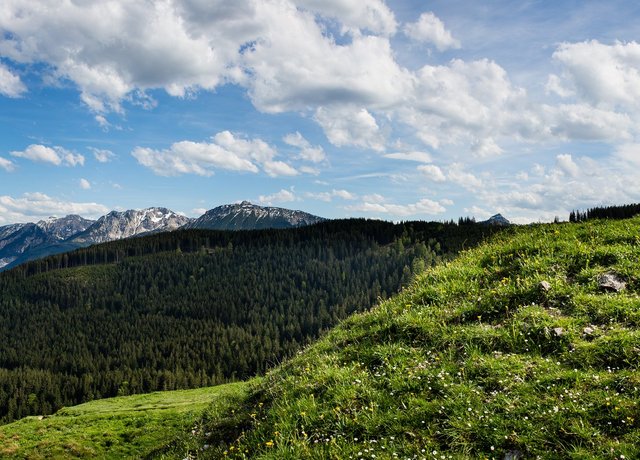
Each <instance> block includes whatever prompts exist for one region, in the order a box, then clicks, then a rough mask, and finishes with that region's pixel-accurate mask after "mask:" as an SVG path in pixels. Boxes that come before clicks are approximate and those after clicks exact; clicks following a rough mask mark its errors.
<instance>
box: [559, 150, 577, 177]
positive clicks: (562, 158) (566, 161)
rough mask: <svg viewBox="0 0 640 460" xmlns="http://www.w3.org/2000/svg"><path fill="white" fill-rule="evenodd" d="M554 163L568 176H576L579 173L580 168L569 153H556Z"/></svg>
mask: <svg viewBox="0 0 640 460" xmlns="http://www.w3.org/2000/svg"><path fill="white" fill-rule="evenodd" d="M556 164H557V165H558V168H560V170H561V171H562V172H563V173H564V174H566V175H568V176H570V177H577V176H578V175H579V174H580V168H579V167H578V165H577V164H576V163H575V161H573V158H571V155H569V154H563V155H558V156H557V157H556Z"/></svg>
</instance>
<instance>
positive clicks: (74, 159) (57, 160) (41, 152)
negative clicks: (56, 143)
mask: <svg viewBox="0 0 640 460" xmlns="http://www.w3.org/2000/svg"><path fill="white" fill-rule="evenodd" d="M11 155H12V156H14V157H16V158H25V159H27V160H31V161H36V162H40V163H51V164H53V165H56V166H60V165H62V164H65V165H67V166H77V165H81V166H82V165H84V156H82V155H80V154H76V153H73V152H70V151H69V150H66V149H64V148H62V147H47V146H45V145H40V144H31V145H29V146H28V147H27V148H26V149H24V150H22V151H13V152H11Z"/></svg>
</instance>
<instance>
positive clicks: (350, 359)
mask: <svg viewBox="0 0 640 460" xmlns="http://www.w3.org/2000/svg"><path fill="white" fill-rule="evenodd" d="M639 261H640V218H635V219H631V220H624V221H593V222H588V223H583V224H555V225H554V224H549V225H536V226H529V227H520V228H514V229H513V230H510V231H509V232H506V233H504V234H501V235H498V236H496V237H494V238H493V239H492V240H491V242H489V243H487V244H484V245H482V246H481V247H479V248H476V249H473V250H470V251H468V252H465V253H463V254H462V255H460V257H458V258H457V259H456V260H455V261H453V262H451V263H448V264H445V265H441V266H439V267H436V268H434V269H430V270H428V271H427V272H425V273H424V274H422V275H421V276H419V277H418V278H417V279H416V280H415V282H414V283H413V285H412V286H411V287H409V288H408V289H405V290H404V291H403V292H402V293H400V294H399V295H397V296H396V297H394V298H392V299H390V300H388V301H385V302H382V303H381V304H380V305H379V306H377V307H376V308H374V309H372V310H371V311H369V312H367V313H364V314H359V315H355V316H353V317H351V318H350V319H348V320H347V321H345V322H344V323H342V324H341V325H340V326H339V327H337V328H335V329H333V330H332V331H330V332H329V333H328V334H327V335H326V336H325V337H324V338H322V339H321V340H319V341H318V342H317V343H315V344H314V345H312V346H310V347H308V348H307V349H305V350H304V351H303V352H301V353H300V354H299V355H298V356H297V357H295V358H294V359H291V360H289V361H288V362H286V363H285V364H283V365H282V366H280V367H278V368H276V369H274V370H273V371H271V372H270V373H269V374H268V375H267V376H266V377H265V378H264V379H262V380H261V381H257V382H253V383H251V384H250V385H251V390H250V392H249V393H248V396H247V398H246V399H245V400H244V402H242V403H241V404H239V405H238V406H235V407H234V408H233V409H232V410H233V412H231V411H230V412H228V414H226V415H225V414H222V413H219V414H218V415H217V417H216V419H215V420H211V421H205V429H204V434H203V435H202V436H201V438H200V444H199V446H200V449H194V450H193V451H192V458H236V459H244V458H260V459H305V458H317V459H365V458H366V459H381V458H385V459H387V458H389V459H395V458H400V459H422V458H428V459H449V458H451V459H467V458H494V459H504V458H512V459H513V458H541V459H546V458H550V459H551V458H553V459H556V458H567V459H569V458H571V459H586V458H589V459H591V458H601V459H614V458H615V459H623V458H626V459H631V458H640V407H639V402H640V373H639V372H638V364H639V362H640V330H639V329H638V326H639V324H640V297H639V296H638V294H639V293H640V263H639ZM606 272H612V273H615V274H617V275H618V276H620V277H621V278H623V279H624V280H625V281H626V282H627V288H626V290H624V291H622V292H618V293H616V292H613V293H612V292H605V291H603V290H601V289H600V288H599V286H598V282H597V278H598V275H600V274H602V273H606ZM542 281H546V282H547V283H549V284H550V286H551V287H550V289H548V290H545V289H543V288H542V287H541V286H540V283H541V282H542ZM225 420H226V421H227V422H226V423H225ZM232 421H235V423H236V424H237V426H239V427H241V428H239V429H238V430H237V431H236V433H230V432H229V431H228V430H225V429H222V428H224V427H225V426H228V425H229V424H230V423H232ZM207 433H208V434H207ZM204 445H206V446H207V449H204V450H203V449H202V446H204Z"/></svg>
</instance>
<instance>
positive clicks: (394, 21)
mask: <svg viewBox="0 0 640 460" xmlns="http://www.w3.org/2000/svg"><path fill="white" fill-rule="evenodd" d="M2 3H3V5H2V8H1V9H0V31H1V34H0V225H5V224H9V223H15V222H34V221H37V220H39V219H43V218H46V217H48V216H53V215H55V216H60V217H61V216H64V215H67V214H80V215H82V216H84V217H88V218H97V217H99V216H101V215H103V214H106V213H107V212H109V211H110V210H114V209H115V210H125V209H142V208H147V207H151V206H163V207H167V208H170V209H172V210H174V211H176V212H179V213H183V214H185V215H187V216H191V217H197V216H199V215H201V214H202V213H204V212H205V211H206V210H207V209H211V208H213V207H216V206H219V205H222V204H227V203H233V202H238V201H242V200H248V201H251V202H253V203H256V204H260V205H271V206H279V207H286V208H291V209H301V210H304V211H307V212H310V213H313V214H317V215H320V216H323V217H328V218H341V217H351V216H362V217H370V218H382V219H386V220H394V221H399V220H448V219H457V218H458V217H459V216H474V217H475V218H476V219H478V220H481V219H486V218H488V217H489V216H491V215H493V214H496V213H501V214H503V215H504V216H505V217H507V218H508V219H510V220H511V221H513V222H518V223H527V222H537V221H550V220H553V219H554V218H555V217H556V216H557V217H559V218H561V219H567V218H568V214H569V211H570V210H572V209H585V208H589V207H593V206H600V205H611V204H625V203H634V202H640V42H639V41H640V36H639V35H640V29H638V26H637V24H638V22H639V21H640V3H638V2H635V1H631V0H598V1H589V0H585V1H577V0H575V1H569V0H554V1H546V0H530V1H526V0H519V1H515V0H513V1H509V0H492V1H470V0H469V1H460V0H435V1H428V0H386V1H384V0H236V1H233V2H229V1H227V0H183V1H177V0H157V1H145V0H105V1H100V2H93V1H89V0H74V1H71V0H41V1H32V0H3V2H2Z"/></svg>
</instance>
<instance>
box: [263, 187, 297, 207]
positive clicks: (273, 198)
mask: <svg viewBox="0 0 640 460" xmlns="http://www.w3.org/2000/svg"><path fill="white" fill-rule="evenodd" d="M296 200H297V198H296V196H295V194H294V193H293V191H292V190H285V189H281V190H280V191H279V192H276V193H273V194H271V195H260V197H258V201H259V202H260V203H263V204H268V205H272V204H275V203H289V202H292V201H296Z"/></svg>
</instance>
